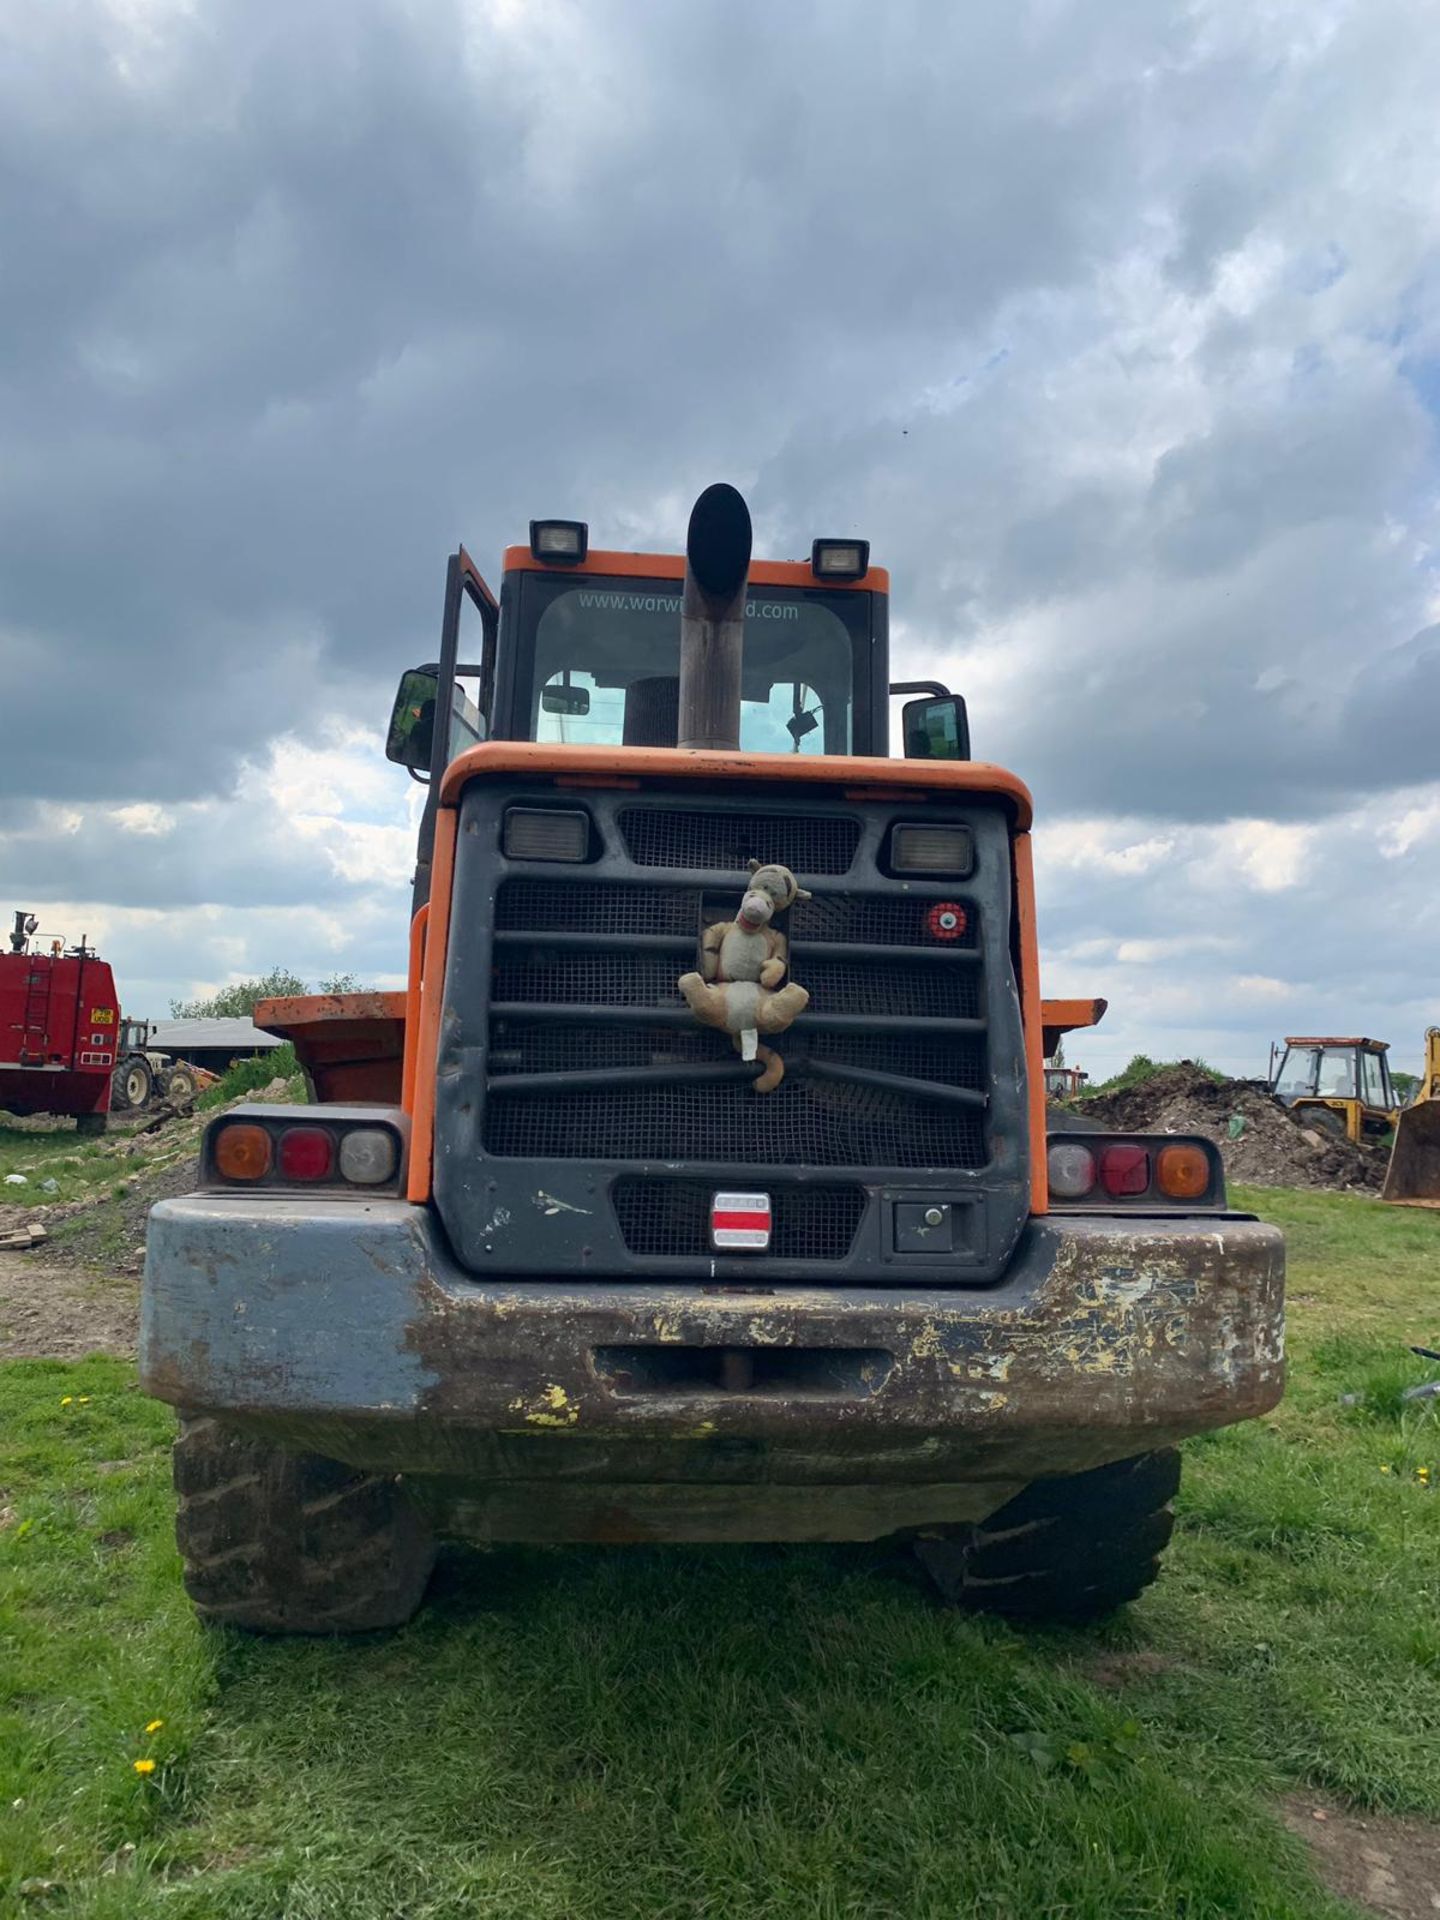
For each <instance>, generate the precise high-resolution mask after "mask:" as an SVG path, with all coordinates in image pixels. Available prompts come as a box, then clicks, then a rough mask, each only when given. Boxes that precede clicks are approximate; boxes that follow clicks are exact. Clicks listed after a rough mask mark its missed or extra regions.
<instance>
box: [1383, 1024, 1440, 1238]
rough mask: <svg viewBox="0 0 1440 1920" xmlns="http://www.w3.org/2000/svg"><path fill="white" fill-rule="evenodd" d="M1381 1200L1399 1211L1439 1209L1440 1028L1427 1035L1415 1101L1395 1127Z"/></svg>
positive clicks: (1429, 1031)
mask: <svg viewBox="0 0 1440 1920" xmlns="http://www.w3.org/2000/svg"><path fill="white" fill-rule="evenodd" d="M1380 1198H1381V1199H1382V1200H1391V1201H1394V1203H1395V1204H1396V1205H1397V1206H1401V1207H1436V1208H1440V1027H1431V1028H1429V1030H1428V1031H1427V1032H1426V1035H1425V1071H1424V1073H1423V1074H1422V1076H1421V1079H1420V1085H1419V1087H1418V1088H1417V1090H1416V1093H1415V1098H1414V1100H1413V1101H1412V1102H1411V1104H1410V1105H1409V1106H1408V1107H1406V1108H1404V1109H1403V1111H1402V1112H1401V1114H1400V1117H1399V1119H1398V1120H1397V1121H1396V1123H1395V1144H1394V1146H1393V1147H1392V1148H1391V1149H1390V1166H1389V1170H1388V1171H1387V1173H1386V1175H1385V1189H1384V1192H1383V1193H1382V1194H1381V1196H1380Z"/></svg>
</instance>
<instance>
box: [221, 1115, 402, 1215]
mask: <svg viewBox="0 0 1440 1920" xmlns="http://www.w3.org/2000/svg"><path fill="white" fill-rule="evenodd" d="M406 1125H407V1122H406V1120H405V1117H404V1115H403V1114H401V1113H399V1112H398V1111H397V1112H396V1113H395V1115H394V1118H393V1119H391V1117H390V1114H389V1112H388V1110H387V1111H385V1113H384V1118H383V1119H382V1118H381V1117H380V1113H379V1112H377V1109H376V1108H374V1107H339V1106H335V1107H325V1108H323V1109H321V1110H318V1111H316V1112H315V1117H314V1118H313V1119H312V1118H310V1117H309V1115H308V1114H307V1112H306V1109H305V1108H303V1107H300V1108H296V1107H281V1106H273V1107H272V1106H263V1107H262V1106H258V1105H257V1106H253V1107H249V1108H245V1107H241V1108H239V1109H237V1110H236V1112H235V1113H234V1114H233V1115H232V1114H227V1115H226V1116H225V1117H224V1118H223V1119H222V1120H217V1121H216V1122H215V1123H214V1124H213V1125H212V1126H211V1127H210V1128H209V1129H208V1131H207V1133H206V1135H205V1141H204V1146H203V1148H202V1152H201V1163H200V1164H201V1184H202V1186H207V1187H211V1188H215V1187H220V1188H226V1187H245V1188H248V1189H250V1190H251V1191H252V1192H253V1191H254V1190H255V1189H257V1188H260V1189H263V1190H265V1191H267V1192H273V1193H287V1192H295V1191H297V1190H299V1191H303V1190H304V1189H306V1188H310V1189H312V1190H313V1189H316V1188H322V1187H323V1188H324V1190H325V1192H326V1193H327V1195H333V1194H336V1193H344V1192H345V1191H347V1190H352V1191H357V1192H358V1193H360V1194H369V1195H371V1196H373V1195H375V1194H376V1193H377V1192H378V1191H383V1190H386V1189H388V1190H389V1191H390V1192H392V1193H393V1192H395V1191H396V1190H397V1189H398V1185H399V1179H400V1170H401V1166H402V1163H403V1160H404V1144H405V1128H406Z"/></svg>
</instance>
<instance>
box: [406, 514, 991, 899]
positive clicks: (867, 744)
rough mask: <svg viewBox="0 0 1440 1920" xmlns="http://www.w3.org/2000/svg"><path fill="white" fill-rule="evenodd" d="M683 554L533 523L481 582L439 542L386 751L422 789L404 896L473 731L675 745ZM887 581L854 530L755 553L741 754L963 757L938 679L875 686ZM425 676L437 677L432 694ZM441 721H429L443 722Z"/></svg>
mask: <svg viewBox="0 0 1440 1920" xmlns="http://www.w3.org/2000/svg"><path fill="white" fill-rule="evenodd" d="M684 578H685V556H684V555H683V554H655V553H621V552H610V551H598V550H593V549H591V547H590V545H589V533H588V529H587V528H586V526H585V525H584V523H583V522H579V521H532V522H531V526H530V541H529V544H528V545H526V546H513V547H509V548H507V549H506V551H505V555H504V560H503V571H502V575H501V585H500V592H499V594H498V595H497V594H495V593H494V592H493V591H492V590H491V588H490V587H489V585H488V584H487V583H486V581H485V580H484V578H483V576H482V575H481V574H480V572H479V570H478V569H477V568H476V566H475V564H474V562H473V561H472V560H471V558H470V556H469V554H468V553H467V552H466V551H465V549H464V548H463V547H462V548H460V549H459V551H458V552H457V553H455V554H453V555H452V556H451V559H450V562H449V567H448V571H447V575H446V588H445V605H444V612H443V617H442V622H441V638H440V648H439V654H438V658H437V659H436V660H435V661H433V662H431V663H428V664H426V665H423V666H420V667H415V668H411V669H409V670H408V671H407V672H406V673H404V674H403V675H402V676H401V680H400V686H399V689H398V690H397V693H396V696H395V702H394V707H393V709H392V713H391V718H390V726H389V732H388V736H387V739H386V754H387V756H388V757H389V758H390V759H391V760H394V761H397V762H398V763H400V764H401V765H403V766H405V767H407V768H408V769H409V771H410V774H411V777H412V778H414V779H416V780H419V781H421V782H422V783H425V784H428V785H429V786H430V789H431V792H430V795H429V798H428V802H427V805H426V808H425V812H424V816H423V818H422V821H421V827H420V848H419V870H418V871H417V875H416V892H415V898H416V904H417V906H418V905H419V904H420V903H421V902H422V901H423V900H424V899H425V898H426V897H428V893H427V889H428V866H429V858H430V849H431V846H432V844H433V836H434V815H435V807H436V801H437V796H438V789H439V776H440V775H441V774H442V773H443V772H444V770H445V768H446V767H447V766H448V765H449V764H450V762H451V761H452V760H453V759H455V758H456V756H457V755H458V754H460V753H462V752H464V751H465V749H466V748H468V747H471V746H474V745H475V744H477V743H478V742H480V741H484V740H489V739H494V740H528V741H538V742H541V743H544V744H548V745H553V746H556V747H560V748H564V747H567V746H577V747H590V748H594V747H597V746H598V747H616V748H618V747H635V746H640V747H662V748H663V747H671V748H673V747H675V746H676V743H677V726H678V700H679V686H680V627H681V619H680V615H681V597H682V589H683V582H684ZM889 595H890V580H889V575H888V573H887V572H886V571H885V569H884V568H881V567H872V566H871V564H870V549H869V543H868V542H867V541H862V540H816V541H815V542H814V543H813V546H812V549H811V555H810V559H809V561H808V562H804V561H769V562H767V561H757V562H755V563H753V564H752V565H751V566H750V568H749V575H748V586H747V589H746V597H745V621H744V647H743V668H742V674H741V688H740V751H741V752H743V753H764V754H776V755H786V756H788V755H799V756H811V755H819V754H824V755H827V756H839V757H843V756H846V755H868V756H878V757H882V758H883V757H885V756H887V755H888V754H889V751H890V740H891V735H892V712H893V710H894V703H895V702H896V701H897V700H902V699H903V700H904V702H905V704H904V706H903V708H902V709H901V712H900V715H899V725H898V729H894V730H897V731H898V733H899V737H900V741H901V744H902V751H903V753H904V756H905V757H906V758H922V759H950V760H964V759H968V758H969V757H970V734H969V723H968V718H967V715H966V710H965V702H964V700H963V698H962V697H961V696H959V695H958V694H952V693H951V692H950V691H949V689H948V688H947V687H945V686H944V685H942V684H941V683H940V682H938V681H914V682H909V681H907V682H902V683H898V684H892V683H891V682H890V680H889V677H888V672H889ZM442 689H446V690H447V691H445V692H442ZM442 721H443V723H442Z"/></svg>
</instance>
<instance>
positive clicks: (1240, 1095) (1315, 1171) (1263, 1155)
mask: <svg viewBox="0 0 1440 1920" xmlns="http://www.w3.org/2000/svg"><path fill="white" fill-rule="evenodd" d="M1075 1111H1076V1112H1077V1113H1080V1114H1083V1115H1084V1116H1085V1118H1086V1119H1087V1120H1093V1121H1096V1122H1098V1123H1099V1124H1100V1125H1102V1126H1105V1127H1113V1128H1116V1129H1118V1130H1120V1131H1123V1132H1126V1133H1130V1132H1134V1133H1199V1134H1203V1135H1204V1136H1205V1137H1206V1139H1208V1140H1213V1141H1215V1143H1216V1144H1217V1146H1218V1147H1219V1148H1220V1152H1221V1156H1222V1158H1223V1159H1224V1162H1225V1171H1226V1173H1227V1175H1228V1176H1229V1177H1230V1179H1232V1180H1244V1181H1248V1182H1249V1183H1250V1184H1251V1185H1253V1186H1257V1187H1338V1188H1341V1189H1343V1190H1348V1191H1351V1192H1357V1191H1358V1192H1372V1191H1373V1192H1378V1191H1379V1189H1380V1187H1381V1186H1382V1185H1383V1184H1384V1180H1385V1161H1386V1153H1385V1151H1384V1150H1383V1149H1381V1148H1377V1147H1354V1146H1351V1144H1350V1142H1349V1141H1348V1140H1334V1139H1331V1138H1329V1137H1328V1136H1327V1135H1325V1134H1323V1133H1317V1132H1316V1131H1315V1129H1314V1128H1312V1127H1307V1126H1305V1125H1303V1124H1301V1123H1300V1122H1299V1121H1297V1120H1296V1119H1295V1118H1294V1117H1293V1116H1292V1114H1291V1113H1290V1111H1289V1109H1288V1108H1286V1107H1282V1106H1281V1105H1280V1102H1279V1101H1278V1100H1273V1099H1271V1097H1270V1095H1269V1094H1268V1093H1262V1092H1261V1091H1260V1089H1259V1088H1258V1087H1254V1086H1252V1085H1251V1084H1250V1083H1249V1082H1248V1081H1246V1080H1212V1079H1211V1077H1210V1075H1209V1074H1208V1073H1206V1072H1205V1071H1204V1069H1203V1068H1201V1067H1197V1066H1195V1065H1194V1064H1193V1063H1192V1062H1191V1061H1189V1060H1182V1061H1181V1062H1180V1064H1179V1065H1178V1066H1175V1067H1167V1068H1165V1069H1164V1070H1163V1071H1162V1072H1160V1073H1157V1074H1155V1075H1154V1076H1153V1077H1152V1078H1151V1079H1149V1080H1142V1081H1141V1082H1140V1084H1139V1085H1138V1086H1134V1087H1122V1088H1121V1089H1120V1090H1119V1091H1118V1092H1116V1093H1101V1094H1096V1095H1095V1096H1094V1098H1092V1099H1089V1100H1082V1101H1081V1102H1080V1103H1079V1105H1078V1106H1077V1107H1076V1109H1075Z"/></svg>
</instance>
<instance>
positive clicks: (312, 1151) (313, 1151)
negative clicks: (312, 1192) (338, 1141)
mask: <svg viewBox="0 0 1440 1920" xmlns="http://www.w3.org/2000/svg"><path fill="white" fill-rule="evenodd" d="M334 1166H335V1143H334V1141H333V1140H332V1139H331V1138H330V1135H329V1134H328V1133H327V1132H326V1131H325V1129H324V1128H323V1127H287V1128H286V1129H285V1131H284V1133H282V1134H281V1136H280V1178H281V1179H282V1180H328V1179H329V1178H330V1175H331V1172H332V1171H333V1169H334Z"/></svg>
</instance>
